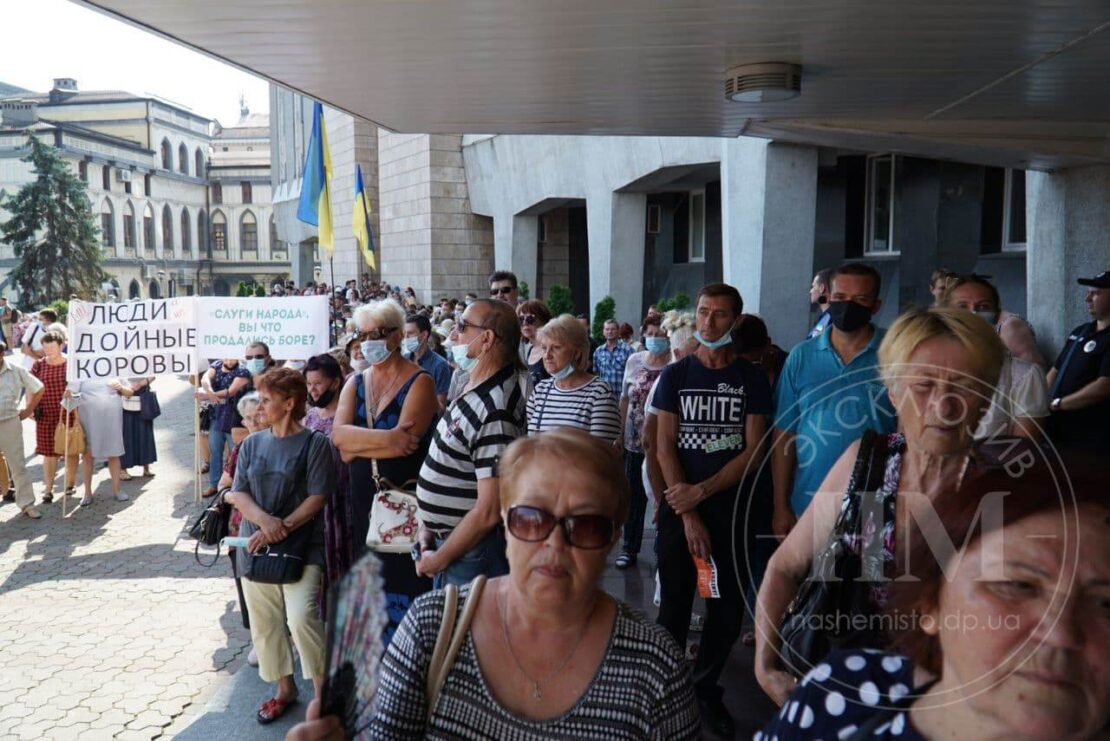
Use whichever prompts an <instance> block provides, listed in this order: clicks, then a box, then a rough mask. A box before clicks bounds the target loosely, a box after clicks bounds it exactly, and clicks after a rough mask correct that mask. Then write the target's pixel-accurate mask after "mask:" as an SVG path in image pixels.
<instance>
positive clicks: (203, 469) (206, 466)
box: [200, 461, 212, 473]
mask: <svg viewBox="0 0 1110 741" xmlns="http://www.w3.org/2000/svg"><path fill="white" fill-rule="evenodd" d="M211 470H212V467H211V466H210V465H209V464H208V461H205V462H204V465H203V466H201V467H200V472H201V473H208V472H209V471H211Z"/></svg>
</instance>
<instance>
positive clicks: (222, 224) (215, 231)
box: [212, 211, 227, 252]
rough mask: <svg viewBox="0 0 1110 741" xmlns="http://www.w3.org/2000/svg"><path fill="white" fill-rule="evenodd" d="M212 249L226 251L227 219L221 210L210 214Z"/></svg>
mask: <svg viewBox="0 0 1110 741" xmlns="http://www.w3.org/2000/svg"><path fill="white" fill-rule="evenodd" d="M212 249H213V250H215V251H216V252H226V251H227V219H225V218H224V215H223V212H222V211H217V212H216V213H214V214H212Z"/></svg>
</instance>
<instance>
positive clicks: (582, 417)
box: [528, 314, 621, 443]
mask: <svg viewBox="0 0 1110 741" xmlns="http://www.w3.org/2000/svg"><path fill="white" fill-rule="evenodd" d="M536 339H537V340H538V341H539V343H540V346H541V347H542V348H543V365H544V369H545V370H546V371H547V372H548V373H549V374H550V375H551V377H550V378H547V379H544V380H543V381H540V383H539V384H537V385H536V389H535V391H534V392H533V393H532V395H531V396H530V397H529V398H528V434H530V435H534V434H536V433H538V432H543V431H545V430H554V429H558V428H560V427H574V428H577V429H579V430H584V431H585V432H588V433H590V434H591V435H595V436H597V437H600V438H601V439H602V440H605V441H606V442H609V443H613V442H615V441H616V440H617V439H618V438H619V437H620V432H621V419H620V412H619V411H618V409H617V399H616V396H615V395H614V394H613V392H612V391H611V390H610V389H609V384H607V383H605V381H603V380H601V378H600V377H598V376H595V375H593V374H592V373H589V372H588V371H587V370H586V369H587V368H589V367H590V338H589V336H588V335H587V334H586V330H585V328H584V327H583V326H582V324H581V323H580V322H579V321H578V320H577V319H575V318H574V317H572V316H571V315H570V314H563V315H562V316H559V317H556V318H555V319H552V320H551V321H550V322H548V323H547V324H545V325H544V326H543V327H542V328H541V329H540V331H539V332H537V333H536Z"/></svg>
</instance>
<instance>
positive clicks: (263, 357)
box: [247, 355, 266, 360]
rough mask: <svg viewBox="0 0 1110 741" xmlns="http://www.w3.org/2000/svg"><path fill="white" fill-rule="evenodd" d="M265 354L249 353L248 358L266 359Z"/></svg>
mask: <svg viewBox="0 0 1110 741" xmlns="http://www.w3.org/2000/svg"><path fill="white" fill-rule="evenodd" d="M265 359H266V356H265V355H248V356H247V360H265Z"/></svg>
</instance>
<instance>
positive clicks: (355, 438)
mask: <svg viewBox="0 0 1110 741" xmlns="http://www.w3.org/2000/svg"><path fill="white" fill-rule="evenodd" d="M354 321H355V326H356V331H357V333H358V340H359V349H360V352H361V354H362V357H363V358H364V359H365V360H366V361H367V363H369V366H368V367H367V369H366V370H364V371H362V372H359V373H354V374H352V376H351V377H350V378H349V379H347V382H346V383H345V384H344V386H343V391H342V393H341V394H340V396H339V406H338V408H337V409H336V412H335V420H334V422H333V426H332V443H333V444H334V445H335V447H336V448H338V449H339V453H340V455H341V456H342V459H343V460H344V461H346V462H348V463H349V464H350V477H351V500H352V508H353V512H352V516H353V520H352V527H351V537H352V540H353V542H354V545H355V549H356V556H357V555H358V554H359V553H362V551H363V550H364V548H365V546H364V544H365V542H366V533H367V530H368V528H369V522H370V503H371V502H372V500H373V496H374V494H375V493H376V492H375V484H374V476H373V472H372V465H371V460H375V461H377V467H378V473H379V475H380V476H381V478H384V479H388V480H389V481H390V482H392V484H394V485H396V486H404V485H405V484H406V483H408V482H410V481H414V480H415V479H416V477H417V475H418V474H419V472H420V465H421V464H422V463H423V462H424V456H425V455H426V454H427V452H428V446H429V445H430V444H431V440H432V438H431V433H432V422H433V421H434V420H435V418H436V415H437V414H438V412H439V402H438V401H437V399H436V394H435V384H434V383H433V382H432V377H431V376H430V375H428V373H427V372H425V371H424V370H423V369H422V368H421V367H420V366H419V365H417V364H416V363H414V362H412V361H409V360H406V359H405V357H404V356H403V355H402V354H401V331H402V330H403V329H404V326H405V312H404V309H402V308H401V305H400V304H398V303H397V302H396V301H393V300H392V299H386V300H384V301H372V302H370V303H368V304H363V305H362V306H360V307H358V309H356V310H355V313H354ZM406 558H407V556H406Z"/></svg>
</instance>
